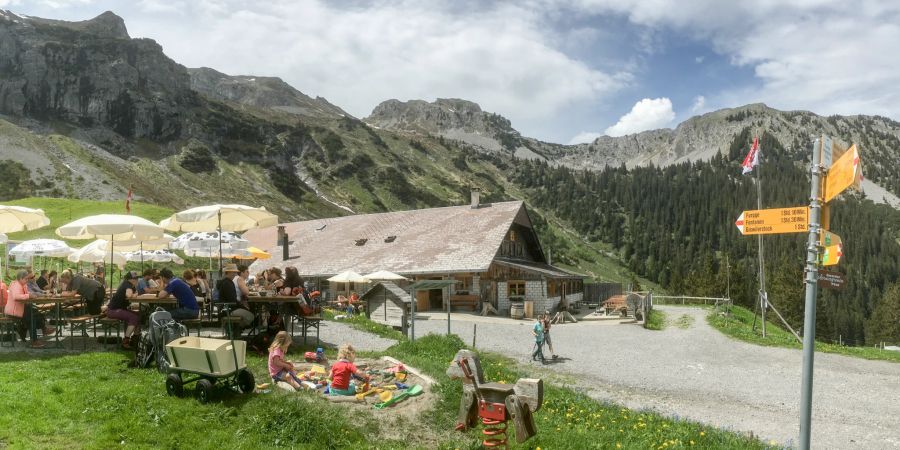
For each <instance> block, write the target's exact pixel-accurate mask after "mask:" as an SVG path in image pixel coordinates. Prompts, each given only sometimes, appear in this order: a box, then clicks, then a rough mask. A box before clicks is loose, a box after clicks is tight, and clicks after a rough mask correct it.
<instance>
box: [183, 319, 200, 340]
mask: <svg viewBox="0 0 900 450" xmlns="http://www.w3.org/2000/svg"><path fill="white" fill-rule="evenodd" d="M178 323H180V324H182V325H184V327H185V328H187V332H188V335H190V334H191V327H194V328H196V329H197V337H200V329H201V328H203V320H201V319H185V320H179V321H178Z"/></svg>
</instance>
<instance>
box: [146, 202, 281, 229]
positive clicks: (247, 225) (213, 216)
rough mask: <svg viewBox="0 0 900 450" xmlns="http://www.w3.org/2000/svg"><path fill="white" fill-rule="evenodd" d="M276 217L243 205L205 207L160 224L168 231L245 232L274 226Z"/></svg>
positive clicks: (264, 210)
mask: <svg viewBox="0 0 900 450" xmlns="http://www.w3.org/2000/svg"><path fill="white" fill-rule="evenodd" d="M277 223H278V216H276V215H275V214H272V213H270V212H269V211H266V208H263V207H259V208H255V207H252V206H245V205H207V206H198V207H196V208H191V209H187V210H184V211H181V212H177V213H175V214H173V215H172V216H171V217H169V218H168V219H165V220H163V221H162V222H160V223H159V224H160V226H162V227H163V228H165V229H167V230H169V231H213V230H220V229H221V230H222V231H247V230H252V229H254V228H263V227H270V226H273V225H276V224H277Z"/></svg>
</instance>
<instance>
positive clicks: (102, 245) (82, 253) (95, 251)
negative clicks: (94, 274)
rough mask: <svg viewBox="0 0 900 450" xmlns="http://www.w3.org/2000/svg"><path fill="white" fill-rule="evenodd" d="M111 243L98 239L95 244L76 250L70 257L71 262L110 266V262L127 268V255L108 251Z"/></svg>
mask: <svg viewBox="0 0 900 450" xmlns="http://www.w3.org/2000/svg"><path fill="white" fill-rule="evenodd" d="M108 245H109V243H108V242H107V241H105V240H103V239H97V240H96V241H94V242H91V243H90V244H88V245H85V246H84V247H82V248H79V249H76V250H75V251H74V252H73V253H72V254H70V255H69V258H68V259H69V261H70V262H73V263H79V262H89V263H98V262H102V263H104V264H109V263H110V260H112V263H113V264H115V265H117V266H119V267H120V268H121V267H125V263H126V262H127V261H126V259H125V255H123V254H122V253H120V252H113V251H109V250H107V246H108Z"/></svg>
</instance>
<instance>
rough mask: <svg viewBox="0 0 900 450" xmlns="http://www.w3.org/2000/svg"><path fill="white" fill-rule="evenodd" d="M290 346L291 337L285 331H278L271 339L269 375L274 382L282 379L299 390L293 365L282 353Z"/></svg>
mask: <svg viewBox="0 0 900 450" xmlns="http://www.w3.org/2000/svg"><path fill="white" fill-rule="evenodd" d="M290 346H291V337H290V336H289V335H288V334H287V332H286V331H279V332H278V334H276V335H275V339H272V345H270V346H269V375H271V376H272V382H274V383H278V382H279V381H284V382H285V383H287V384H289V385H291V387H293V388H294V389H295V390H300V379H299V378H297V371H296V370H294V365H293V364H291V363H289V362H287V361H285V360H284V354H285V353H287V350H288V347H290Z"/></svg>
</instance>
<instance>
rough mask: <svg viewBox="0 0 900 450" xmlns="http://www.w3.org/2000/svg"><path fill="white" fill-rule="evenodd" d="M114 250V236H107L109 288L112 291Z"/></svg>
mask: <svg viewBox="0 0 900 450" xmlns="http://www.w3.org/2000/svg"><path fill="white" fill-rule="evenodd" d="M115 248H116V236H115V235H112V234H111V235H109V288H110V289H112V282H113V275H114V274H115V272H114V271H113V266H114V264H113V250H115Z"/></svg>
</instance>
